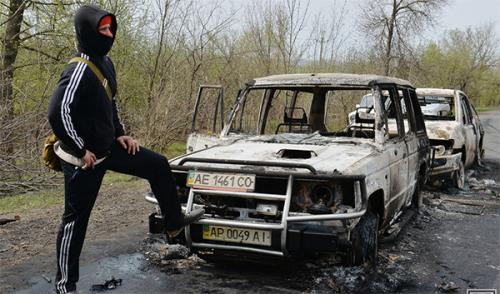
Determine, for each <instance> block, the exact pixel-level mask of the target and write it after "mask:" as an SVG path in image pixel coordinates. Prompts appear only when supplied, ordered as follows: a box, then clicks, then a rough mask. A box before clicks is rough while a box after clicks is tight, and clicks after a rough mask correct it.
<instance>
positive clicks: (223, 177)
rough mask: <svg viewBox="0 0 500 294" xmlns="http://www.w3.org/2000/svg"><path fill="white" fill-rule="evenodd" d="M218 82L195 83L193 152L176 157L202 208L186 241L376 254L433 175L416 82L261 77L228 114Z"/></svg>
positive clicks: (191, 196) (289, 251)
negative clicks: (363, 101)
mask: <svg viewBox="0 0 500 294" xmlns="http://www.w3.org/2000/svg"><path fill="white" fill-rule="evenodd" d="M209 92H215V93H216V94H214V95H212V96H213V97H214V101H213V102H211V103H207V99H208V98H207V99H205V98H206V97H207V96H209V95H206V94H208V93H209ZM222 93H223V92H222V90H221V89H218V88H217V87H214V86H205V87H201V88H200V91H199V94H198V98H197V101H196V109H195V115H194V120H193V125H192V127H193V132H192V134H191V135H190V136H189V138H188V143H187V151H188V153H187V154H185V155H182V156H179V157H177V158H174V159H172V160H171V161H170V164H171V167H172V171H173V174H174V176H175V179H176V182H177V185H178V191H179V197H181V198H182V199H181V200H182V201H181V202H183V207H184V209H185V210H186V211H188V212H189V211H190V210H192V209H193V208H195V207H203V208H205V210H206V214H205V215H204V217H203V218H202V219H201V220H200V221H199V222H197V223H196V224H194V225H191V226H190V227H188V228H186V231H185V241H186V243H187V245H188V246H189V247H191V248H194V249H200V248H209V249H214V250H215V251H219V250H220V251H232V252H252V253H257V254H263V255H274V256H293V255H302V254H304V253H311V252H312V253H315V252H323V251H330V252H342V253H343V254H344V256H345V257H346V260H347V261H348V262H350V263H352V264H361V263H363V262H375V260H376V256H377V242H378V236H379V234H380V233H382V232H384V230H385V229H386V228H387V227H388V226H389V225H390V223H391V221H392V220H393V219H395V218H396V217H397V216H398V215H399V214H400V213H401V212H402V210H404V209H405V208H407V207H410V206H411V205H412V204H413V205H414V206H418V205H419V204H420V202H421V199H420V188H421V185H422V184H423V183H424V182H425V180H426V177H427V171H428V167H429V157H430V156H429V140H428V139H427V135H426V130H425V125H424V120H423V117H422V114H421V110H420V106H419V104H418V100H417V96H416V94H415V89H414V88H413V86H412V85H411V84H410V83H409V82H407V81H404V80H400V79H396V78H389V77H384V76H375V75H353V74H288V75H275V76H268V77H263V78H257V79H255V80H252V81H251V82H249V83H247V84H246V86H245V87H244V88H243V89H242V90H241V91H240V92H239V93H238V95H237V99H236V101H235V103H234V105H233V107H232V109H231V110H230V113H229V115H228V116H227V117H228V118H227V121H225V122H223V121H222V117H223V112H224V111H223V105H224V103H223V102H222V96H223V95H222ZM382 93H385V95H382ZM399 93H402V97H403V99H401V98H399V97H400V95H399ZM367 94H372V95H373V97H374V99H373V100H374V103H373V105H372V106H368V107H371V108H373V109H369V110H363V109H362V107H361V106H359V107H358V109H357V110H356V113H355V117H354V119H353V120H352V121H351V122H350V121H349V119H348V114H349V111H350V110H351V109H353V108H354V106H355V105H356V104H355V103H356V102H357V101H358V100H359V97H363V96H364V95H367ZM396 98H397V99H396ZM402 109H406V111H405V112H403V111H402ZM146 198H147V200H148V201H150V202H153V203H156V200H155V198H154V196H153V195H150V196H147V197H146ZM152 221H154V217H153V219H152Z"/></svg>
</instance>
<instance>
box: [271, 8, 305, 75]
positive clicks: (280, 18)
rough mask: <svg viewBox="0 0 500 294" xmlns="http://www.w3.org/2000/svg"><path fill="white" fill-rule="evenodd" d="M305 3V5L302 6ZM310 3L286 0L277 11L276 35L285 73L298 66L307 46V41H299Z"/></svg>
mask: <svg viewBox="0 0 500 294" xmlns="http://www.w3.org/2000/svg"><path fill="white" fill-rule="evenodd" d="M304 3H305V6H302V5H303V4H304ZM309 5H310V1H299V0H286V1H285V4H284V5H283V6H281V7H279V9H277V10H276V11H275V17H276V32H275V33H274V37H275V42H276V45H277V47H278V52H279V53H280V56H281V62H282V64H283V69H284V72H285V73H289V72H290V71H291V69H292V68H293V67H295V66H297V64H298V62H299V61H300V59H301V58H302V56H303V55H304V52H305V50H306V48H307V44H306V42H302V43H301V42H299V37H300V36H301V34H302V32H303V31H304V29H305V27H306V20H307V18H308V15H309Z"/></svg>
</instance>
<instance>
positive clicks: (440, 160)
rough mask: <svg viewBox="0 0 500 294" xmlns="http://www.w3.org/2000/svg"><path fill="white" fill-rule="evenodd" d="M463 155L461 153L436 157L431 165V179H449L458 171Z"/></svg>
mask: <svg viewBox="0 0 500 294" xmlns="http://www.w3.org/2000/svg"><path fill="white" fill-rule="evenodd" d="M461 160H462V155H461V154H460V153H456V154H449V155H441V156H436V157H435V158H434V159H433V161H432V165H431V172H430V176H431V178H442V177H449V176H451V174H452V173H453V172H454V171H456V170H458V169H459V167H460V161H461Z"/></svg>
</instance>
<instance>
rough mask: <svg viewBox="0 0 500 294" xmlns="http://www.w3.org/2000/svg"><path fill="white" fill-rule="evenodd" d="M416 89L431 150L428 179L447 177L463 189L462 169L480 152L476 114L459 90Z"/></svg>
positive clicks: (478, 125) (481, 131)
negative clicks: (432, 156)
mask: <svg viewBox="0 0 500 294" xmlns="http://www.w3.org/2000/svg"><path fill="white" fill-rule="evenodd" d="M416 92H417V95H418V99H419V103H420V106H421V108H422V112H423V114H424V118H425V125H426V128H427V135H428V136H429V140H430V143H431V145H432V146H434V150H435V154H434V158H433V163H432V166H433V167H432V170H431V172H430V179H431V180H434V179H443V178H451V179H452V180H453V184H454V185H455V186H456V187H458V188H463V186H464V183H465V173H464V168H466V167H468V166H470V165H472V164H473V163H474V162H477V163H480V161H481V158H482V157H483V153H484V150H483V138H484V131H483V128H482V126H481V122H480V120H479V116H478V114H477V112H476V110H475V109H474V106H473V105H472V103H471V101H470V100H469V98H468V97H467V95H465V93H464V92H462V91H459V90H451V89H432V88H419V89H417V90H416Z"/></svg>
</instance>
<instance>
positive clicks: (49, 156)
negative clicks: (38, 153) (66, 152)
mask: <svg viewBox="0 0 500 294" xmlns="http://www.w3.org/2000/svg"><path fill="white" fill-rule="evenodd" d="M58 140H59V139H58V138H57V136H56V135H55V134H51V135H50V136H48V137H47V138H46V139H45V142H44V145H43V151H42V160H43V163H44V164H45V166H46V167H48V168H50V169H52V170H55V171H61V170H62V169H61V162H60V161H59V157H57V155H56V153H55V152H54V144H55V143H56V142H57V141H58Z"/></svg>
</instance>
